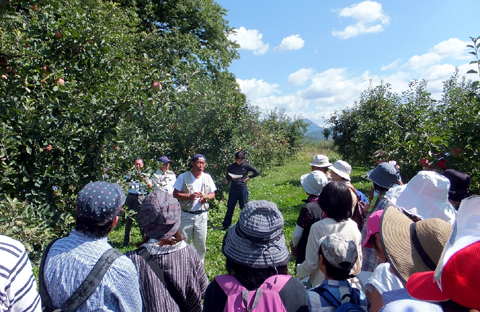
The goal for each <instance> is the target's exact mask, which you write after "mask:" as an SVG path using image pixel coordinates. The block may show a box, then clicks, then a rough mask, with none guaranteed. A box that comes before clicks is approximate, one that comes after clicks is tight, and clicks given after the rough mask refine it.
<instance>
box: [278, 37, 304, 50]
mask: <svg viewBox="0 0 480 312" xmlns="http://www.w3.org/2000/svg"><path fill="white" fill-rule="evenodd" d="M304 44H305V40H303V39H302V38H301V37H300V35H291V36H288V37H286V38H283V39H282V42H281V43H280V45H279V46H278V47H276V48H275V50H279V51H286V50H300V49H301V48H303V45H304Z"/></svg>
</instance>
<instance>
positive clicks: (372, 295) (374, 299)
mask: <svg viewBox="0 0 480 312" xmlns="http://www.w3.org/2000/svg"><path fill="white" fill-rule="evenodd" d="M366 295H367V299H368V302H370V309H368V312H378V311H380V309H381V308H382V307H383V300H382V295H380V293H379V292H378V290H377V289H376V288H375V287H373V286H372V291H369V290H367V293H366Z"/></svg>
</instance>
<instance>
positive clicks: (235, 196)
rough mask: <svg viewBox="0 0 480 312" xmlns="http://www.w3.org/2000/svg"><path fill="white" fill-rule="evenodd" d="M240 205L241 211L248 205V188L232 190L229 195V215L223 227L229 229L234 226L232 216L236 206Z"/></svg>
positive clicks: (227, 214) (226, 215) (224, 220)
mask: <svg viewBox="0 0 480 312" xmlns="http://www.w3.org/2000/svg"><path fill="white" fill-rule="evenodd" d="M237 201H238V204H239V205H240V209H243V206H245V204H246V203H248V187H244V188H230V194H228V202H227V213H226V214H225V219H223V227H224V228H228V227H229V226H230V224H232V216H233V212H234V211H235V205H236V204H237Z"/></svg>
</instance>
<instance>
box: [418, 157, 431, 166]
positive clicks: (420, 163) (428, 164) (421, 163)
mask: <svg viewBox="0 0 480 312" xmlns="http://www.w3.org/2000/svg"><path fill="white" fill-rule="evenodd" d="M418 164H419V165H420V166H422V167H423V168H425V167H430V163H429V162H428V159H426V158H425V157H424V158H420V160H419V161H418Z"/></svg>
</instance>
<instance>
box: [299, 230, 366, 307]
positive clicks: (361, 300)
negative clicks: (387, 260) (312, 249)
mask: <svg viewBox="0 0 480 312" xmlns="http://www.w3.org/2000/svg"><path fill="white" fill-rule="evenodd" d="M319 244H320V247H319V249H318V255H319V259H318V267H319V268H320V270H321V271H322V272H323V274H325V280H324V281H323V282H322V284H320V285H319V286H317V287H315V288H312V289H310V290H309V291H308V298H309V301H310V311H312V312H330V311H335V310H336V309H337V308H338V307H339V306H340V305H343V304H345V303H347V302H350V303H351V304H353V305H356V306H357V307H361V308H362V309H363V310H364V311H365V312H367V311H368V302H367V299H366V298H365V295H364V294H363V293H361V292H360V290H358V289H357V288H354V287H352V285H350V282H349V280H348V279H349V278H351V277H352V276H351V275H350V270H351V269H352V268H353V266H354V265H355V262H356V261H357V258H358V251H357V245H356V244H355V242H354V241H352V240H349V239H348V238H346V237H345V236H344V235H342V234H340V233H334V234H330V235H327V236H324V237H322V238H321V239H320V241H319Z"/></svg>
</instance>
